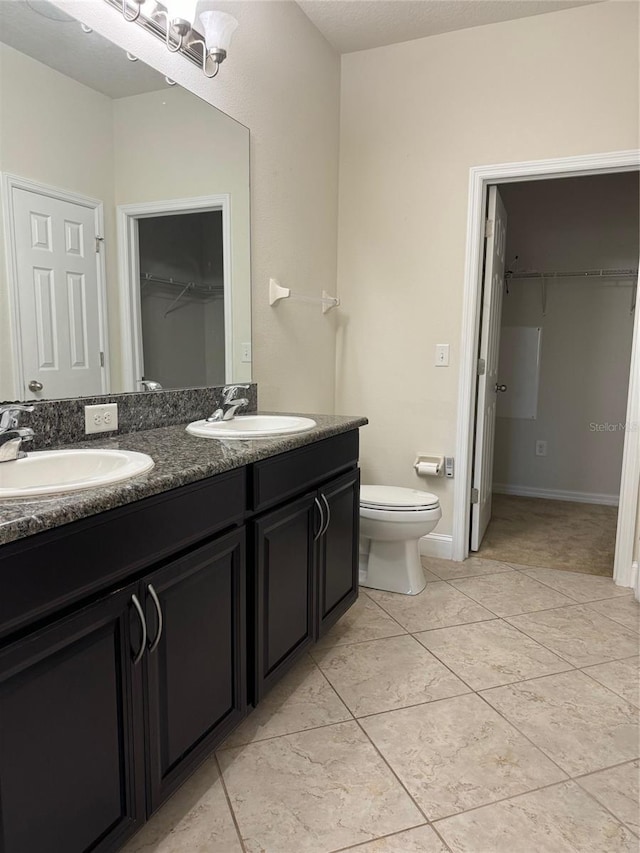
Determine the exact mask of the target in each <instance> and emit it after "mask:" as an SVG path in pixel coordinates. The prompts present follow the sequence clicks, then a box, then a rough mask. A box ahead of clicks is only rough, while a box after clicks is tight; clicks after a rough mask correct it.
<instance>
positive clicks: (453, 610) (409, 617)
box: [369, 572, 515, 633]
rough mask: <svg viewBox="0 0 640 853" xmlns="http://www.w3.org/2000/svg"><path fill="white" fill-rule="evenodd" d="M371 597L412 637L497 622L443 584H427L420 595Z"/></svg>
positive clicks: (379, 594) (371, 592) (375, 594)
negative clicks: (461, 626)
mask: <svg viewBox="0 0 640 853" xmlns="http://www.w3.org/2000/svg"><path fill="white" fill-rule="evenodd" d="M514 574H515V572H514ZM369 595H370V596H371V598H373V600H374V601H376V602H377V603H378V604H379V605H380V607H382V608H384V610H386V611H387V613H389V614H390V615H391V616H393V618H394V619H396V620H397V621H398V622H399V623H400V624H401V625H402V626H403V627H404V628H406V629H407V631H409V632H411V633H414V632H416V631H428V630H429V629H430V628H445V627H447V626H448V625H462V624H464V623H465V622H480V621H482V620H483V619H493V618H494V615H493V613H490V612H489V611H488V610H485V608H484V607H481V606H480V605H479V604H476V602H475V601H471V599H469V598H467V597H466V596H465V595H463V594H462V593H461V592H458V590H457V589H453V587H452V586H450V585H449V584H448V583H444V582H443V581H441V582H440V583H428V584H427V585H426V587H425V588H424V589H423V590H422V592H421V593H419V595H399V594H398V593H395V592H380V591H378V590H369Z"/></svg>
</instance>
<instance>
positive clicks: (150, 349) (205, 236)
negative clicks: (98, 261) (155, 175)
mask: <svg viewBox="0 0 640 853" xmlns="http://www.w3.org/2000/svg"><path fill="white" fill-rule="evenodd" d="M137 222H138V261H139V268H140V327H141V328H140V331H141V336H142V340H141V349H142V377H141V379H142V378H144V379H146V380H153V381H155V382H159V383H160V384H161V385H162V387H163V388H180V387H190V386H202V385H220V384H224V381H225V325H224V320H225V310H224V309H225V306H224V258H223V232H222V211H221V210H211V211H205V212H202V213H184V214H174V215H170V216H149V217H146V218H143V219H138V220H137Z"/></svg>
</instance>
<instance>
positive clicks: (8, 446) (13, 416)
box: [0, 403, 33, 462]
mask: <svg viewBox="0 0 640 853" xmlns="http://www.w3.org/2000/svg"><path fill="white" fill-rule="evenodd" d="M32 411H33V406H23V405H21V404H19V403H9V404H8V405H6V406H0V462H13V461H14V460H15V459H23V458H24V457H25V456H26V455H27V454H26V453H25V451H24V450H22V442H23V441H31V440H32V439H33V430H32V429H31V427H21V426H18V424H19V421H20V412H32Z"/></svg>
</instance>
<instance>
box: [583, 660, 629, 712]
mask: <svg viewBox="0 0 640 853" xmlns="http://www.w3.org/2000/svg"><path fill="white" fill-rule="evenodd" d="M583 672H586V673H587V675H590V676H591V678H595V680H596V681H599V682H600V684H604V686H605V687H608V688H609V690H613V692H614V693H617V694H618V696H622V698H623V699H626V700H627V702H631V704H632V705H635V706H636V708H640V657H638V656H637V655H636V656H635V657H632V658H625V659H624V660H614V661H610V662H609V663H599V664H597V665H596V666H587V667H585V668H584V670H583Z"/></svg>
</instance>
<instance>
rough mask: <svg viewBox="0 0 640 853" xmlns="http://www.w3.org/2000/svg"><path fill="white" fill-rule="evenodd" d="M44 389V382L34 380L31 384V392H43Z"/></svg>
mask: <svg viewBox="0 0 640 853" xmlns="http://www.w3.org/2000/svg"><path fill="white" fill-rule="evenodd" d="M42 388H43V385H42V382H38V380H37V379H32V380H31V382H30V383H29V391H42Z"/></svg>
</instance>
